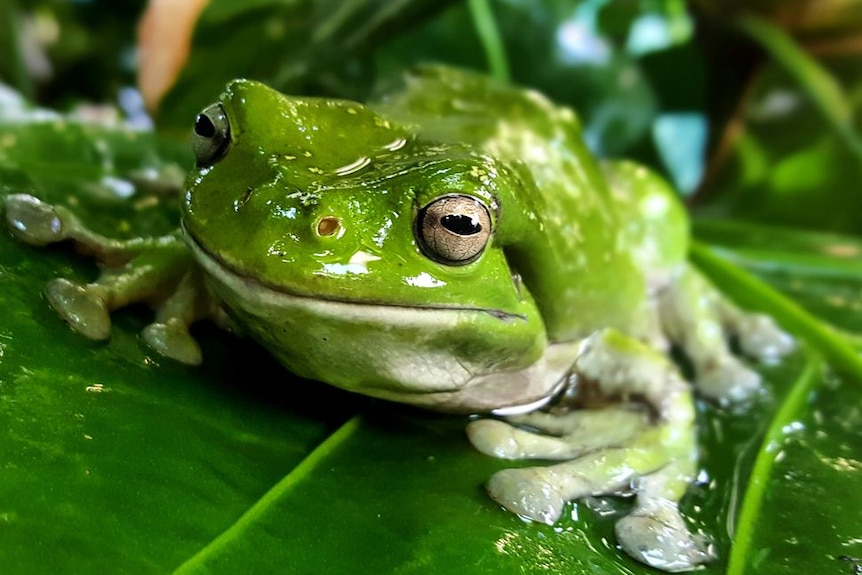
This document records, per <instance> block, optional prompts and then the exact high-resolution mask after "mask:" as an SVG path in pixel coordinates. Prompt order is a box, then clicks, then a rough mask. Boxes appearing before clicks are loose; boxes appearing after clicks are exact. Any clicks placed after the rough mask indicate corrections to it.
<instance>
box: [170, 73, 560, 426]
mask: <svg viewBox="0 0 862 575" xmlns="http://www.w3.org/2000/svg"><path fill="white" fill-rule="evenodd" d="M194 149H195V154H196V157H197V163H198V166H197V170H196V171H195V172H194V173H193V174H192V175H191V177H190V180H189V185H188V189H187V191H186V194H185V198H184V201H183V223H184V227H185V230H186V232H187V237H188V238H189V242H190V244H191V245H192V247H193V249H194V251H195V253H196V254H197V256H198V258H199V259H200V260H201V262H202V263H203V264H204V267H205V269H206V270H207V271H208V272H209V275H210V276H212V278H213V280H214V281H213V284H214V286H215V289H216V291H217V292H218V293H219V295H220V296H221V297H222V298H223V299H224V301H225V303H226V306H227V308H228V311H229V312H230V313H231V314H232V315H233V316H234V317H235V318H236V319H237V320H238V322H239V323H240V324H241V325H243V326H244V327H245V328H246V329H247V330H249V331H251V332H253V333H254V334H256V336H257V337H258V338H259V339H261V340H262V342H263V343H264V344H265V345H267V346H268V347H269V348H270V350H271V351H273V352H274V353H275V354H276V355H277V356H279V357H280V358H281V359H282V361H283V362H284V363H286V364H287V365H288V366H289V367H291V368H292V369H293V370H294V371H296V372H298V373H300V374H301V375H305V376H310V377H314V378H317V379H322V380H324V381H327V382H329V383H334V384H339V385H342V386H344V387H348V388H351V389H354V390H357V391H361V392H363V393H370V394H372V395H380V396H384V397H390V398H394V399H399V400H402V401H412V402H414V403H430V404H433V403H434V401H436V400H434V401H432V400H431V399H428V398H425V399H421V400H420V399H410V398H404V397H401V395H404V394H409V395H410V396H411V397H418V396H420V395H423V394H424V395H427V394H435V393H437V394H443V395H446V394H449V395H451V394H453V393H458V392H459V390H460V389H461V388H462V387H465V386H469V385H472V384H471V383H470V382H471V381H473V380H474V379H475V376H476V375H477V374H482V373H486V372H491V371H495V372H496V371H499V370H505V369H508V368H512V369H514V368H518V367H522V366H524V365H527V364H529V363H532V362H533V361H534V360H535V359H536V357H537V356H538V355H539V354H540V353H541V350H542V348H543V347H544V331H543V326H542V321H541V318H540V317H539V314H538V312H537V311H536V307H535V304H534V302H533V300H532V299H531V297H530V295H529V294H528V293H527V292H526V291H525V290H523V289H522V288H521V286H520V282H519V281H518V278H517V277H516V276H514V275H513V273H512V271H511V270H510V269H509V266H508V265H507V261H506V257H505V255H504V253H503V251H502V250H501V249H499V248H497V247H496V246H495V236H496V230H495V227H496V225H497V221H498V219H499V217H500V210H501V207H500V206H499V205H498V203H497V197H498V194H497V188H498V187H499V186H501V185H509V184H508V183H507V182H506V177H507V176H506V175H505V174H504V173H503V171H502V170H501V169H500V167H499V166H497V165H496V164H495V162H494V160H493V159H491V158H489V157H487V156H484V155H481V154H477V153H473V152H472V151H471V150H469V149H465V148H464V147H462V146H453V145H451V144H450V145H443V144H436V143H434V142H423V141H421V139H420V138H417V137H416V136H415V135H414V134H412V133H411V131H410V129H409V127H406V126H401V125H396V124H395V123H393V122H391V121H389V120H387V119H386V118H385V117H382V116H381V115H378V114H377V113H375V112H374V111H372V110H371V109H369V108H367V107H365V106H363V105H361V104H358V103H355V102H348V101H343V100H332V99H319V98H296V97H288V96H284V95H282V94H280V93H278V92H276V91H274V90H271V89H269V88H267V87H266V86H264V85H262V84H259V83H257V82H252V81H246V80H238V81H235V82H232V83H231V84H229V85H228V87H227V89H226V91H225V93H224V94H223V95H222V97H221V99H220V101H219V102H218V103H216V104H214V105H212V106H210V107H209V108H207V109H206V110H204V112H202V113H201V114H200V115H199V116H198V118H197V120H196V122H195V125H194ZM349 371H352V372H353V373H349ZM420 372H425V373H420ZM374 386H379V388H380V389H370V387H374ZM443 395H438V398H439V397H443ZM429 397H430V396H429ZM446 401H450V405H449V407H453V406H454V407H456V408H459V407H460V408H466V409H470V408H481V407H482V406H478V404H479V403H481V401H478V400H477V401H474V400H472V399H470V400H465V401H461V403H460V404H459V403H458V402H459V401H460V400H448V399H447V400H446ZM517 401H521V398H519V399H518V400H517ZM440 402H443V400H440ZM470 402H473V403H476V404H477V406H478V407H476V406H474V407H470V406H468V404H469V403H470ZM505 402H506V400H505V399H504V400H503V403H505ZM462 404H463V405H462ZM485 407H487V406H485Z"/></svg>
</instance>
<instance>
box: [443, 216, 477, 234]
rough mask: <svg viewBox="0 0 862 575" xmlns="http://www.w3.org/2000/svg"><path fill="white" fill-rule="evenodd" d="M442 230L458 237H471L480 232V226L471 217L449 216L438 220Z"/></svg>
mask: <svg viewBox="0 0 862 575" xmlns="http://www.w3.org/2000/svg"><path fill="white" fill-rule="evenodd" d="M440 223H441V224H442V225H443V227H444V228H446V229H447V230H449V231H450V232H452V233H453V234H458V235H459V236H472V235H473V234H478V233H479V232H481V231H482V224H480V223H479V220H478V219H476V218H474V217H472V216H465V215H464V214H449V215H446V216H443V217H442V218H440Z"/></svg>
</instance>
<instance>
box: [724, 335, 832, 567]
mask: <svg viewBox="0 0 862 575" xmlns="http://www.w3.org/2000/svg"><path fill="white" fill-rule="evenodd" d="M822 367H823V362H822V360H821V359H820V357H819V356H817V355H816V354H814V353H811V352H809V353H808V358H807V361H806V363H805V369H804V370H803V372H802V373H801V374H800V376H799V378H797V380H796V381H795V382H794V383H793V386H792V387H791V389H790V392H789V393H788V394H787V397H786V398H785V399H784V401H783V402H782V404H781V406H780V407H779V409H778V412H777V413H776V414H775V417H774V418H773V419H772V422H771V423H770V424H769V429H768V430H767V431H766V435H765V436H764V438H763V442H762V443H761V445H760V450H759V451H758V453H757V459H756V460H755V462H754V468H753V469H752V471H751V476H750V477H749V481H748V487H747V489H746V490H745V495H744V497H743V500H742V507H741V509H740V512H739V516H738V518H737V521H736V535H735V537H734V543H733V546H732V547H731V549H730V557H729V559H728V566H727V575H744V574H745V572H746V566H747V563H746V559H747V558H748V557H749V556H750V551H751V546H752V541H753V539H754V535H755V527H756V526H757V519H758V517H759V516H760V507H761V505H762V503H763V498H764V495H765V493H766V486H767V485H768V484H769V480H770V476H771V475H772V468H773V466H774V464H775V462H776V459H777V457H778V456H779V455H780V453H781V448H782V444H783V440H784V438H785V437H786V436H787V431H786V430H787V428H788V426H790V425H791V424H792V423H793V422H794V421H795V419H796V416H797V415H798V414H799V413H800V412H801V410H802V409H803V408H804V407H805V406H806V404H807V401H808V396H809V394H810V393H811V391H812V389H813V388H814V387H815V386H816V385H817V383H818V382H819V381H820V379H821V378H820V376H821V371H822Z"/></svg>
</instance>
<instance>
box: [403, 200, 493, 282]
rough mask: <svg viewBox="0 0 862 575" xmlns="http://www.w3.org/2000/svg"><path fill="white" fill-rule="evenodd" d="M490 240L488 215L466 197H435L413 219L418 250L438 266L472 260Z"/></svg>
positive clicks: (483, 206) (489, 219)
mask: <svg viewBox="0 0 862 575" xmlns="http://www.w3.org/2000/svg"><path fill="white" fill-rule="evenodd" d="M490 238H491V216H490V214H489V213H488V208H486V207H485V204H483V203H482V202H480V201H479V200H477V199H476V198H473V197H470V196H463V195H459V194H452V195H448V196H443V197H440V198H437V199H436V200H434V201H433V202H431V203H430V204H428V205H427V206H425V207H424V208H422V209H421V210H419V213H418V215H417V216H416V239H417V240H418V242H419V247H420V248H421V249H422V251H423V252H424V253H425V255H427V256H428V257H430V258H431V259H434V260H436V261H438V262H440V263H443V264H448V265H455V266H459V265H464V264H468V263H470V262H472V261H474V260H475V259H476V258H478V257H479V255H480V254H481V253H482V250H484V249H485V246H486V245H487V244H488V240H489V239H490Z"/></svg>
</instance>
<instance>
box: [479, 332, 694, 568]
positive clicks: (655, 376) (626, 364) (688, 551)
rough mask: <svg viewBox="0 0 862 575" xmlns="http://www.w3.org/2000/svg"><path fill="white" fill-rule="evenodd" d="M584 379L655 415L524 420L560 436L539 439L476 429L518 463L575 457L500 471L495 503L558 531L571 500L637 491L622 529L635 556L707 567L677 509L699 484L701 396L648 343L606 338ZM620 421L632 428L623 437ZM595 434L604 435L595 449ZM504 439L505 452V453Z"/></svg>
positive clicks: (585, 366)
mask: <svg viewBox="0 0 862 575" xmlns="http://www.w3.org/2000/svg"><path fill="white" fill-rule="evenodd" d="M575 371H576V373H577V375H578V377H580V378H583V379H585V380H587V381H590V382H593V383H595V384H596V385H597V386H598V388H599V391H600V392H601V393H602V394H604V395H607V396H610V397H620V396H622V397H626V396H629V397H632V398H641V399H642V400H643V401H644V402H645V403H646V404H647V406H649V407H650V408H651V410H652V412H653V413H652V414H651V417H649V418H645V417H644V416H643V413H638V412H637V411H632V410H627V409H625V408H623V407H617V408H608V409H607V410H597V411H592V410H590V411H587V412H573V413H564V414H548V413H536V414H530V415H528V416H520V417H519V418H517V419H515V420H514V421H515V422H517V423H518V424H520V425H529V426H530V427H532V428H535V429H537V430H539V431H540V432H546V433H552V434H553V435H555V437H543V436H538V437H537V438H533V437H530V436H531V435H532V434H531V433H530V432H529V431H527V430H525V429H514V430H508V431H507V430H505V429H503V428H502V427H501V426H505V425H507V424H506V423H504V422H501V421H495V422H492V423H493V425H484V424H482V422H481V421H477V422H473V423H472V424H471V426H472V427H473V429H468V433H469V435H470V439H471V441H473V443H474V444H475V445H477V446H478V447H479V448H480V449H481V450H482V451H484V452H486V453H490V454H492V455H497V456H498V457H505V458H509V459H515V458H518V457H528V458H539V459H567V458H574V459H572V460H571V461H565V462H563V463H558V464H554V465H550V466H545V467H528V468H521V469H505V470H502V471H499V472H497V473H496V474H495V475H494V476H493V477H492V478H491V480H490V481H489V482H488V485H487V489H488V492H489V494H490V495H491V497H492V498H493V499H494V500H496V501H497V502H498V503H500V504H501V505H503V506H504V507H506V508H507V509H509V510H511V511H513V512H515V513H517V514H519V515H521V516H523V517H527V518H530V519H533V520H536V521H541V522H543V523H547V524H553V523H555V522H556V521H557V519H559V517H560V515H561V514H562V511H563V508H564V506H565V503H566V502H567V501H572V500H575V499H579V498H583V497H587V496H595V495H614V494H620V493H625V492H628V491H630V490H632V489H634V490H635V491H636V493H637V497H638V504H637V506H636V510H635V513H634V516H633V517H632V518H631V519H625V520H622V521H620V523H619V524H618V528H617V534H618V538H619V540H620V544H621V545H622V547H623V548H624V549H625V550H626V551H627V552H628V553H629V554H631V555H632V556H633V557H635V558H636V559H638V560H640V561H643V562H645V563H648V564H651V565H654V566H660V567H661V568H663V569H665V570H682V569H687V568H691V567H693V566H694V565H697V564H699V563H702V562H704V561H707V560H708V559H709V554H708V553H706V552H705V551H704V550H703V546H702V543H701V542H700V541H698V540H697V539H696V538H695V537H694V536H692V535H691V533H689V531H688V529H687V527H686V525H685V521H684V520H683V519H682V516H681V515H680V514H679V510H678V507H677V502H678V501H679V499H680V498H681V497H682V495H683V494H684V493H685V489H686V488H687V486H688V484H689V483H690V482H691V480H692V478H693V477H694V466H695V463H694V462H695V437H694V405H693V400H692V396H691V391H690V389H689V386H688V385H687V384H686V383H685V381H684V380H683V379H682V377H681V375H680V374H679V373H678V371H677V369H676V367H675V366H674V365H673V364H672V363H671V362H670V361H669V360H668V359H667V358H666V357H665V356H664V355H663V354H661V353H659V352H657V351H655V350H653V349H651V348H650V347H649V346H648V345H646V344H644V343H641V342H639V341H637V340H635V339H632V338H628V337H626V336H623V335H622V334H619V333H618V332H614V331H612V330H604V331H602V332H599V333H597V334H595V335H594V336H592V337H590V338H589V339H588V340H587V341H586V342H585V344H584V345H583V349H582V352H581V354H580V355H579V357H578V360H577V362H576V365H575ZM575 413H579V414H580V415H575ZM590 413H595V414H596V416H595V417H593V416H592V415H588V414H590ZM602 417H605V418H608V417H610V418H614V420H613V421H611V422H610V423H611V425H610V426H608V425H607V423H608V422H607V421H606V422H604V423H605V424H602V423H601V422H602ZM613 423H624V424H625V425H624V426H620V428H617V429H614V425H613ZM480 424H482V425H480ZM609 429H610V430H611V431H609ZM603 434H604V435H603ZM590 435H594V437H592V438H590V439H589V441H587V440H586V439H585V438H587V437H589V436H590ZM494 439H496V440H498V441H499V443H500V444H501V445H500V446H496V447H495V446H494ZM572 439H574V440H575V441H574V443H572Z"/></svg>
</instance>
